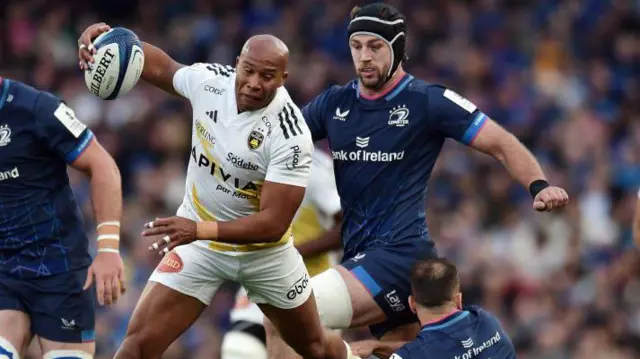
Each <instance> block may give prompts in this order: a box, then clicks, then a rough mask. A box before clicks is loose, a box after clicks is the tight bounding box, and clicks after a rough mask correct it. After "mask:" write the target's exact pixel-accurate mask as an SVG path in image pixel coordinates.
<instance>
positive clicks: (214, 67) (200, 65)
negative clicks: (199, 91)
mask: <svg viewBox="0 0 640 359" xmlns="http://www.w3.org/2000/svg"><path fill="white" fill-rule="evenodd" d="M182 69H184V70H185V71H194V72H196V73H197V74H198V76H197V79H198V85H197V86H198V87H200V86H203V87H204V86H207V85H210V86H218V88H214V87H211V88H209V89H206V90H207V91H209V92H212V93H214V94H217V95H221V94H222V93H223V92H224V91H227V88H226V87H227V86H228V85H230V84H233V83H234V81H233V78H234V75H235V72H236V70H235V68H233V67H231V66H229V65H222V64H219V63H204V62H196V63H194V64H191V65H189V66H185V67H183V68H182ZM182 69H181V70H182Z"/></svg>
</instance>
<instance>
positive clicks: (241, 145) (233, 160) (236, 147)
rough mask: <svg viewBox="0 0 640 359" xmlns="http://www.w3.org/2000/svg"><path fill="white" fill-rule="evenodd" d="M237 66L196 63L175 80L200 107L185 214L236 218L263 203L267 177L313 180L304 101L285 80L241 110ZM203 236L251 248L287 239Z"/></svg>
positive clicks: (225, 247) (213, 245) (229, 247)
mask: <svg viewBox="0 0 640 359" xmlns="http://www.w3.org/2000/svg"><path fill="white" fill-rule="evenodd" d="M235 78H236V77H235V70H234V69H233V68H232V67H230V66H223V65H220V64H203V63H196V64H193V65H191V66H188V67H183V68H181V69H180V70H178V71H177V72H176V74H175V76H174V78H173V86H174V88H175V89H176V91H177V92H178V93H179V94H181V95H182V96H184V97H186V98H187V99H189V101H190V102H191V106H192V108H193V131H192V133H193V134H192V138H191V155H190V159H189V167H188V170H187V178H186V194H185V198H184V200H183V202H182V205H181V206H180V208H179V209H178V213H177V214H178V215H179V216H182V217H186V218H189V219H192V220H194V221H229V220H234V219H237V218H241V217H245V216H249V215H251V214H254V213H256V212H258V211H259V210H260V193H261V189H262V185H263V183H264V181H270V182H277V183H283V184H288V185H294V186H301V187H306V186H307V182H308V178H309V171H310V167H311V157H312V154H313V148H314V147H313V142H312V140H311V135H310V131H309V129H308V128H307V125H306V123H305V121H304V119H303V117H302V114H301V112H300V109H299V108H298V107H297V106H296V105H295V104H294V103H293V101H292V100H291V98H290V97H289V93H288V92H287V90H286V89H285V88H284V87H280V88H279V89H278V90H277V93H276V96H275V97H274V99H273V100H272V101H271V103H270V104H269V105H268V106H267V107H265V108H263V109H260V110H257V111H247V112H243V113H240V114H238V110H237V103H236V96H235ZM290 240H291V227H290V228H289V230H288V231H287V233H286V234H285V235H284V236H283V237H282V239H281V240H280V241H279V242H277V243H259V244H250V245H234V244H226V243H220V242H213V241H198V242H197V243H199V244H200V245H206V246H208V247H209V248H210V249H213V250H220V251H232V252H238V253H242V252H248V251H253V250H258V249H263V248H266V247H273V246H277V245H283V244H286V243H288V242H289V241H290Z"/></svg>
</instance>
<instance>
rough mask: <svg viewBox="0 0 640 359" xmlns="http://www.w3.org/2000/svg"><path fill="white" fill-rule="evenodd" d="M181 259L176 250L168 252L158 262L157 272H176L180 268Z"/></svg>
mask: <svg viewBox="0 0 640 359" xmlns="http://www.w3.org/2000/svg"><path fill="white" fill-rule="evenodd" d="M182 266H183V264H182V259H181V258H180V256H179V255H178V253H176V252H169V253H168V254H167V255H166V256H164V258H162V261H161V262H160V264H158V272H162V273H178V272H180V271H181V270H182Z"/></svg>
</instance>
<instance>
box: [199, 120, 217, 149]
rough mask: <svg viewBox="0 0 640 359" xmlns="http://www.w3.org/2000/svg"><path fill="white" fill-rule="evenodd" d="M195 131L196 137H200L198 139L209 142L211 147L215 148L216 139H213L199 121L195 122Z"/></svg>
mask: <svg viewBox="0 0 640 359" xmlns="http://www.w3.org/2000/svg"><path fill="white" fill-rule="evenodd" d="M196 131H197V132H198V135H200V138H202V139H204V140H205V141H207V142H209V144H210V145H211V146H215V144H216V138H215V137H213V135H212V134H211V133H210V132H209V131H207V129H206V128H205V127H204V126H202V124H201V123H200V120H196Z"/></svg>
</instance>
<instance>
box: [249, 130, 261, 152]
mask: <svg viewBox="0 0 640 359" xmlns="http://www.w3.org/2000/svg"><path fill="white" fill-rule="evenodd" d="M263 140H264V135H263V134H262V133H260V132H258V131H251V134H249V139H248V141H247V143H248V145H249V148H250V149H252V150H255V149H258V147H260V145H261V144H262V141H263Z"/></svg>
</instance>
